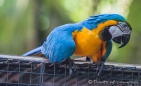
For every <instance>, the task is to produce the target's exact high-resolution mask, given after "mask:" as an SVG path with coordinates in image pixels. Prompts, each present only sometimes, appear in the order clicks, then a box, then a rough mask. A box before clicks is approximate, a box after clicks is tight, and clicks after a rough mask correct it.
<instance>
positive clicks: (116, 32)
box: [100, 21, 132, 48]
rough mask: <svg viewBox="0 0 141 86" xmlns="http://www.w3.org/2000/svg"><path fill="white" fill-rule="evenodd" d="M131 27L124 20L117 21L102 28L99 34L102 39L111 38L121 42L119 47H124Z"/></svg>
mask: <svg viewBox="0 0 141 86" xmlns="http://www.w3.org/2000/svg"><path fill="white" fill-rule="evenodd" d="M131 31H132V28H131V26H130V25H129V23H127V22H126V21H117V24H116V25H110V26H108V27H106V28H104V29H103V30H102V31H101V32H100V34H101V36H100V38H101V39H102V40H103V41H109V40H113V41H114V42H116V43H118V44H121V45H120V46H119V48H121V47H124V46H125V45H126V44H127V43H128V42H129V40H130V35H131Z"/></svg>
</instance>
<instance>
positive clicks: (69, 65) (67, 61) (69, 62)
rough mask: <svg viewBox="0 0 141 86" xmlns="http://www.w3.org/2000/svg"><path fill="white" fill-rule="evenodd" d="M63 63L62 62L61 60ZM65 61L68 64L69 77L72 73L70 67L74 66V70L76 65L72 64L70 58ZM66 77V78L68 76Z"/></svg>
mask: <svg viewBox="0 0 141 86" xmlns="http://www.w3.org/2000/svg"><path fill="white" fill-rule="evenodd" d="M63 63H64V62H63ZM65 63H66V64H67V65H68V68H69V77H71V75H72V74H73V70H72V67H74V71H75V70H76V65H75V64H74V62H73V61H72V60H71V58H68V59H66V60H65ZM69 77H68V78H69Z"/></svg>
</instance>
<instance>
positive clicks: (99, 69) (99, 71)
mask: <svg viewBox="0 0 141 86" xmlns="http://www.w3.org/2000/svg"><path fill="white" fill-rule="evenodd" d="M96 64H97V79H98V78H99V76H100V75H101V73H102V70H103V67H104V62H103V61H99V62H98V63H96Z"/></svg>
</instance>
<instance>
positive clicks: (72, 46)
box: [23, 14, 132, 75]
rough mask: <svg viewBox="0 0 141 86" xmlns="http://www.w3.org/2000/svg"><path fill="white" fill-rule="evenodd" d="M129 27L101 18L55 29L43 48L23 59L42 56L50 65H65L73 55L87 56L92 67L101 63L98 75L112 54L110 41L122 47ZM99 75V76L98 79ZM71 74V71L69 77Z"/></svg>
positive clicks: (113, 16)
mask: <svg viewBox="0 0 141 86" xmlns="http://www.w3.org/2000/svg"><path fill="white" fill-rule="evenodd" d="M131 30H132V29H131V27H130V25H129V23H127V21H126V19H125V18H124V17H122V16H121V15H119V14H100V15H95V16H90V17H89V18H88V19H86V20H84V21H82V22H79V23H75V24H65V25H62V26H59V27H56V28H54V30H53V31H52V32H51V33H50V34H49V36H48V37H47V38H46V41H44V43H43V45H42V46H40V47H38V48H36V49H33V50H31V51H29V52H27V53H25V54H24V55H23V56H32V55H33V56H39V55H40V56H45V57H46V58H48V59H49V60H50V62H51V63H61V62H63V61H65V60H67V61H68V64H69V65H70V66H69V67H72V66H71V65H72V63H73V62H72V61H71V60H70V58H69V57H70V56H71V55H73V54H76V55H79V56H87V57H89V58H90V59H91V60H92V61H93V62H94V63H97V62H100V65H101V66H100V67H99V69H100V71H101V69H102V68H103V64H104V62H105V60H106V59H107V58H108V56H109V55H110V53H111V50H112V42H111V41H112V40H113V41H114V42H116V43H118V44H121V45H120V47H119V48H121V47H124V46H125V45H126V44H127V43H128V41H129V39H130V34H131ZM100 71H99V73H98V75H100ZM71 73H72V70H70V74H71Z"/></svg>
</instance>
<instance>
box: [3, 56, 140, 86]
mask: <svg viewBox="0 0 141 86" xmlns="http://www.w3.org/2000/svg"><path fill="white" fill-rule="evenodd" d="M74 62H75V64H76V65H77V68H76V70H74V71H73V74H72V76H71V77H70V78H68V76H69V70H68V68H67V66H66V65H63V66H62V65H59V64H58V65H55V66H54V65H52V64H50V63H48V60H47V59H45V58H41V57H27V58H26V57H21V56H9V55H0V86H102V85H104V86H113V85H114V86H140V84H141V66H140V65H129V64H119V63H106V64H105V66H104V69H103V71H102V74H101V76H100V77H99V79H98V80H96V77H97V76H96V74H97V73H96V72H97V66H96V65H95V64H90V63H89V62H88V61H78V60H74Z"/></svg>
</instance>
